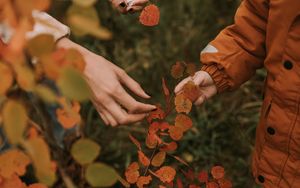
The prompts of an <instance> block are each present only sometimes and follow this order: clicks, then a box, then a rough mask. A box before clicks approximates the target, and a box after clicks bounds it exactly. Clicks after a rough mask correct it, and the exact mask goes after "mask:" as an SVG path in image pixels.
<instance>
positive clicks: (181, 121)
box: [175, 114, 193, 131]
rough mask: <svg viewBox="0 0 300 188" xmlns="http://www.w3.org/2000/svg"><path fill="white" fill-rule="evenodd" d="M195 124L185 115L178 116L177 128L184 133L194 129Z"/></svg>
mask: <svg viewBox="0 0 300 188" xmlns="http://www.w3.org/2000/svg"><path fill="white" fill-rule="evenodd" d="M192 125H193V122H192V120H191V118H190V117H188V116H187V115H184V114H177V116H176V118H175V127H178V128H180V129H181V130H182V131H187V130H189V129H190V128H192Z"/></svg>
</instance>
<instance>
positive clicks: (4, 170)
mask: <svg viewBox="0 0 300 188" xmlns="http://www.w3.org/2000/svg"><path fill="white" fill-rule="evenodd" d="M30 162H31V160H30V158H29V157H28V156H27V155H25V154H24V153H23V152H22V151H20V150H18V149H11V150H8V151H6V152H4V153H3V154H1V155H0V176H2V177H4V178H10V177H12V176H13V175H14V174H17V175H19V176H22V175H24V174H25V172H26V167H27V165H29V164H30ZM0 185H1V184H0ZM0 187H1V186H0Z"/></svg>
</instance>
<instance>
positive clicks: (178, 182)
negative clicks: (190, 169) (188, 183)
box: [177, 177, 183, 188]
mask: <svg viewBox="0 0 300 188" xmlns="http://www.w3.org/2000/svg"><path fill="white" fill-rule="evenodd" d="M177 188H183V183H182V180H181V179H180V178H179V177H178V178H177Z"/></svg>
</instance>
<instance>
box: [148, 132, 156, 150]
mask: <svg viewBox="0 0 300 188" xmlns="http://www.w3.org/2000/svg"><path fill="white" fill-rule="evenodd" d="M156 138H157V135H156V134H153V133H150V132H149V133H148V134H147V137H146V146H147V147H148V148H150V149H153V148H155V147H156V146H157V144H158V141H157V139H156Z"/></svg>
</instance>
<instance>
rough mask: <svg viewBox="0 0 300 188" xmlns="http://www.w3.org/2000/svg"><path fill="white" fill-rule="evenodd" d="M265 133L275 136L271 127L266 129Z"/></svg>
mask: <svg viewBox="0 0 300 188" xmlns="http://www.w3.org/2000/svg"><path fill="white" fill-rule="evenodd" d="M267 132H268V133H269V134H270V135H274V134H275V129H274V128H272V127H268V128H267Z"/></svg>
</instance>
